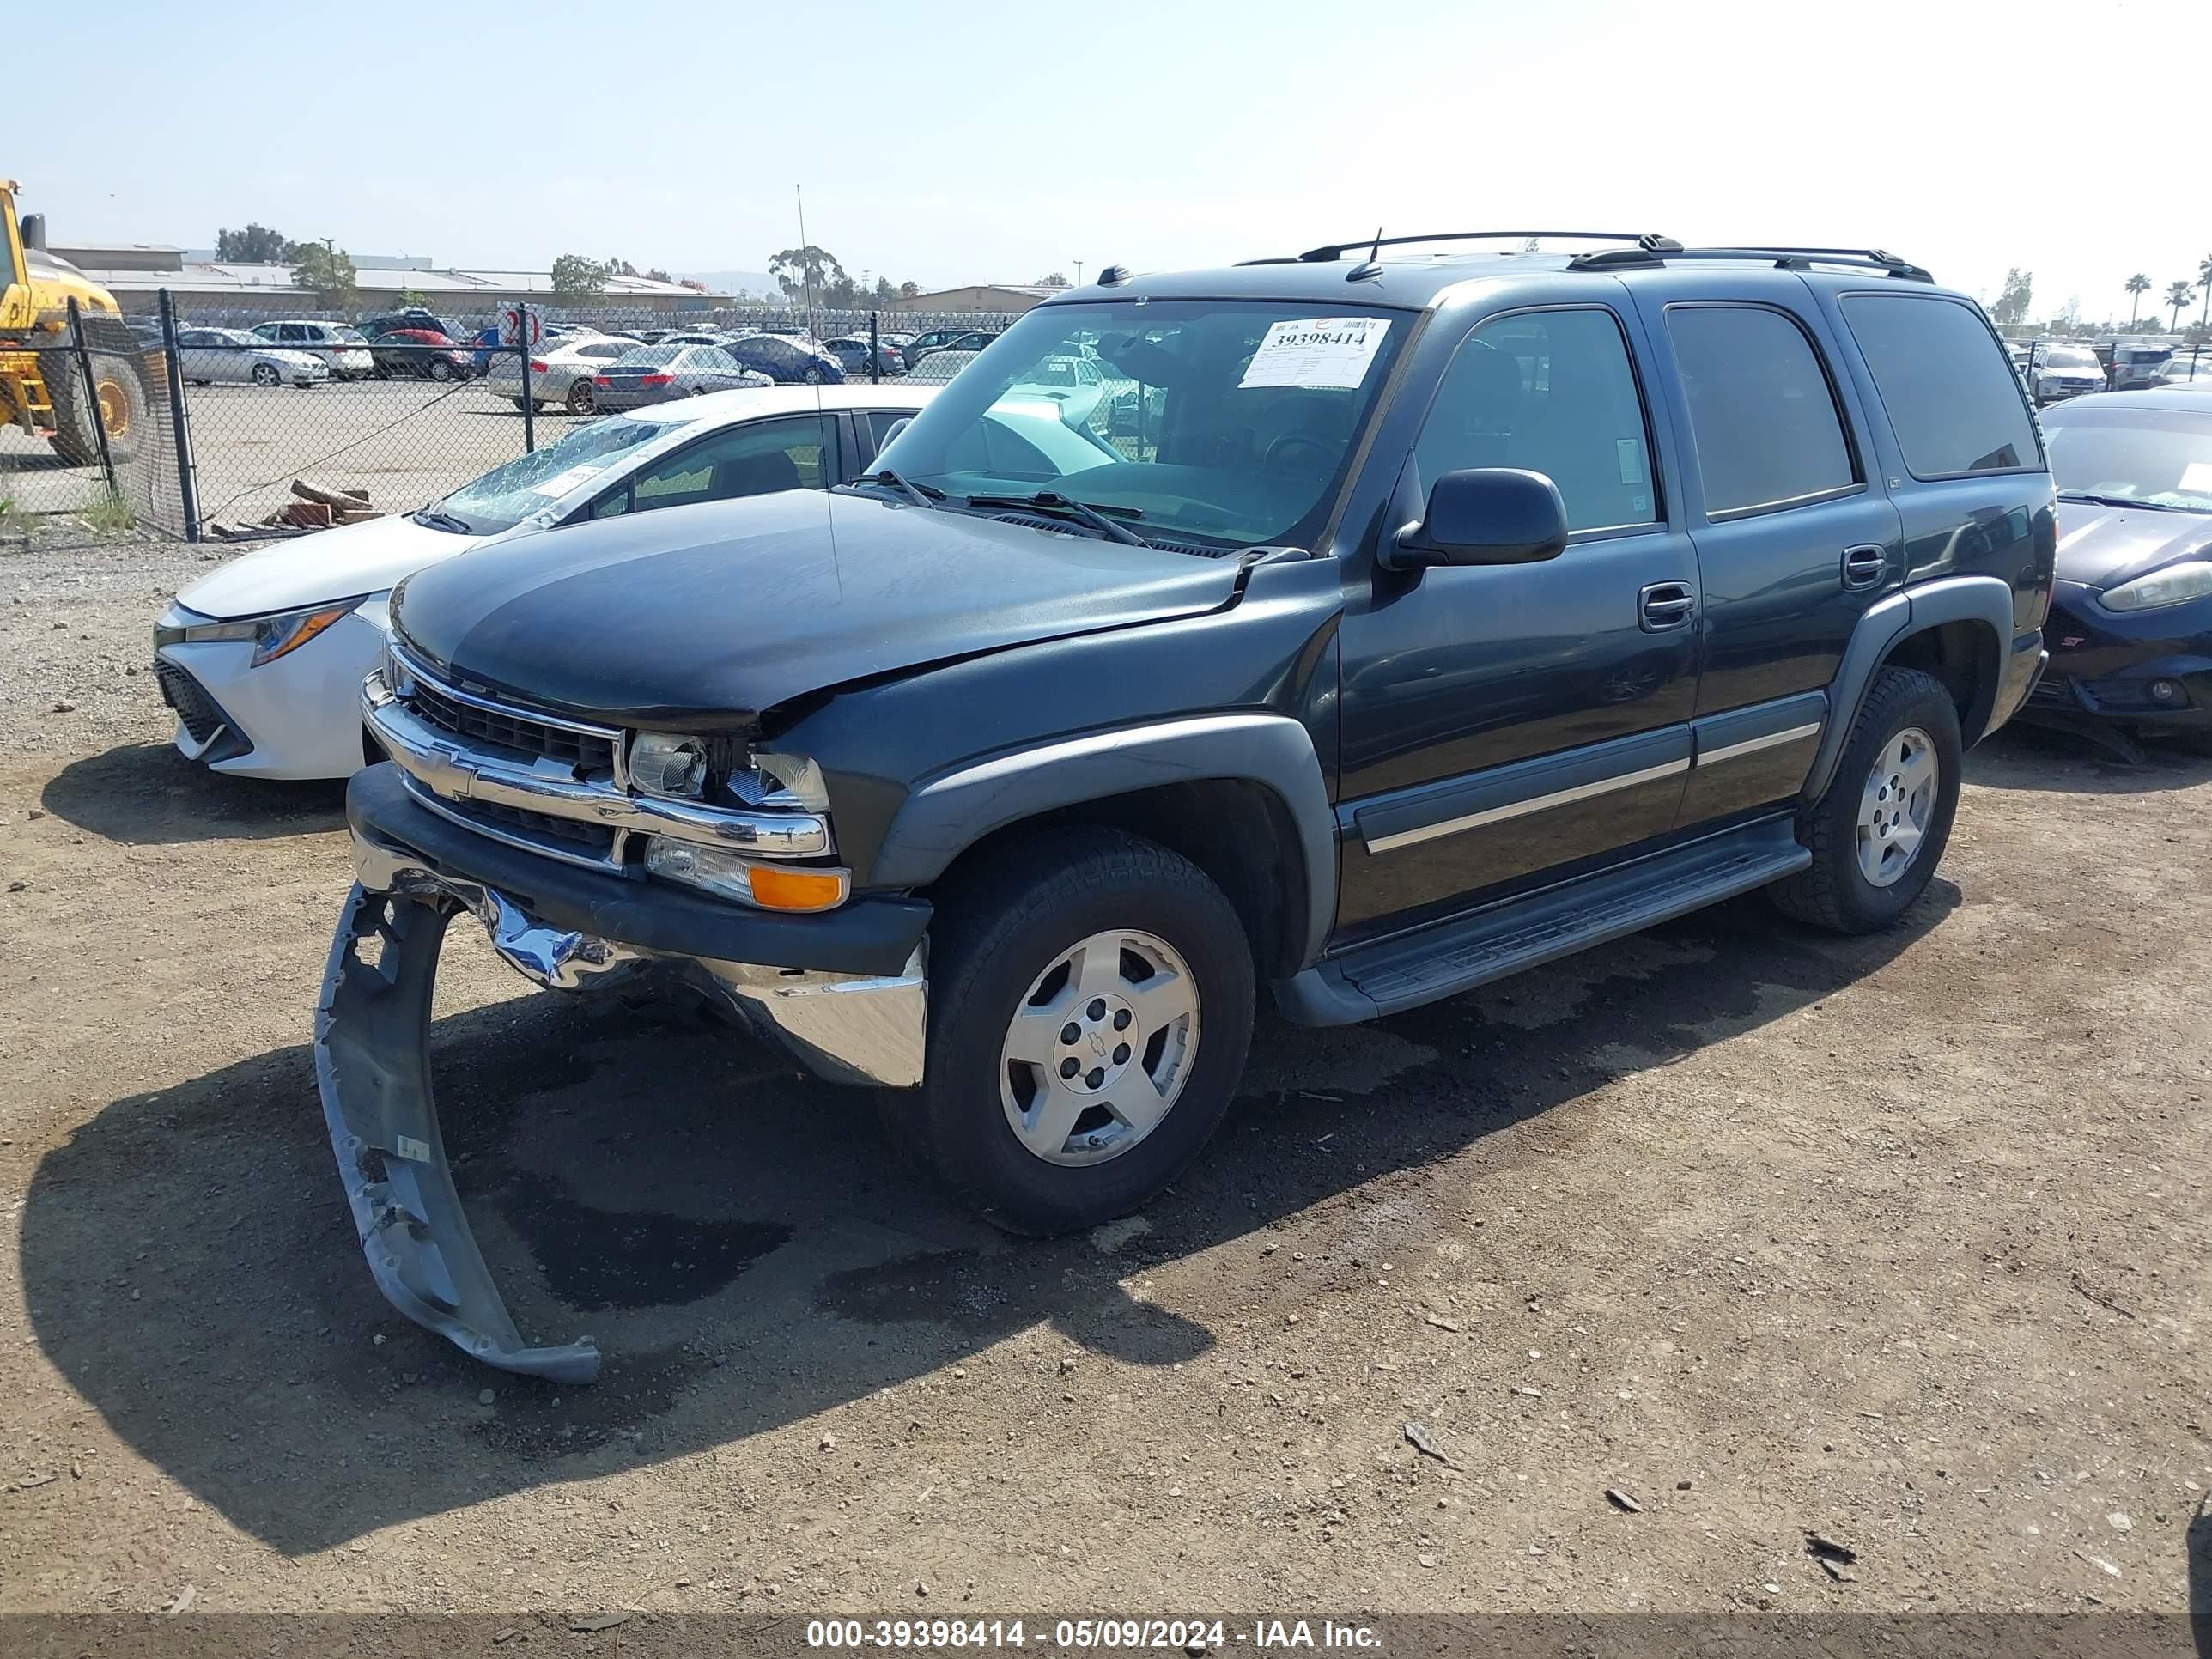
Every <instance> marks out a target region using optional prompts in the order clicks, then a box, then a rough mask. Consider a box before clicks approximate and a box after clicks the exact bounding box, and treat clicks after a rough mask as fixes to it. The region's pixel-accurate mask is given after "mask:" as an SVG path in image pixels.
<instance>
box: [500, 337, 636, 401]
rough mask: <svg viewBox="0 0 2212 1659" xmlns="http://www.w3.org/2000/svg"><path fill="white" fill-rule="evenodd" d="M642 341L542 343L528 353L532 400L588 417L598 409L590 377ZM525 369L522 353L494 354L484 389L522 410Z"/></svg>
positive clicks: (600, 339) (579, 339)
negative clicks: (559, 406)
mask: <svg viewBox="0 0 2212 1659" xmlns="http://www.w3.org/2000/svg"><path fill="white" fill-rule="evenodd" d="M637 349H638V343H637V342H636V341H635V340H631V339H626V338H624V337H622V336H620V335H610V334H584V335H574V336H571V337H569V338H568V339H565V340H562V341H559V342H558V343H555V344H551V345H545V344H541V345H539V347H538V349H537V350H535V351H533V352H532V353H531V354H530V390H529V393H528V396H529V398H530V401H531V403H532V404H533V405H534V406H535V407H537V408H539V409H543V408H544V407H545V405H546V404H560V405H561V407H562V408H563V409H565V410H568V412H569V413H570V414H571V415H589V414H590V413H591V412H592V410H594V409H596V408H597V407H598V406H599V405H598V403H597V401H596V399H595V398H594V397H593V395H592V393H593V388H592V376H593V375H595V374H599V371H600V370H601V369H604V368H606V367H607V365H608V364H610V363H611V362H614V361H615V360H616V359H617V358H618V357H620V356H623V353H625V352H630V351H635V350H637ZM522 376H523V367H522V358H521V356H520V354H519V353H517V352H514V351H512V350H507V351H499V352H495V353H494V354H493V355H492V359H491V362H489V364H488V365H487V366H486V367H485V370H484V385H485V386H487V387H488V388H489V390H490V392H491V393H492V395H493V396H494V397H498V398H506V399H507V402H509V403H511V404H513V405H514V406H515V407H516V408H517V409H520V408H521V407H522V400H523V397H524V395H525V394H524V392H523V388H522Z"/></svg>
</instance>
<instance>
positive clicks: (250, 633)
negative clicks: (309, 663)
mask: <svg viewBox="0 0 2212 1659" xmlns="http://www.w3.org/2000/svg"><path fill="white" fill-rule="evenodd" d="M369 597H370V596H369V595H368V594H366V593H364V594H362V595H360V596H359V597H358V598H356V599H341V600H339V601H338V602H337V604H336V605H325V606H323V607H322V608H321V609H320V610H317V611H286V612H284V613H283V614H282V615H280V616H275V617H243V618H241V619H240V620H239V621H237V622H210V623H186V624H185V626H183V627H181V628H179V627H177V626H175V625H174V624H173V623H166V622H165V623H162V624H161V625H160V626H157V627H156V628H155V629H154V643H155V646H156V647H160V646H164V645H203V644H207V643H210V642H211V641H218V640H240V641H243V640H251V641H253V663H252V665H253V666H254V667H256V668H258V667H260V666H261V665H262V664H264V663H268V662H275V661H276V659H277V658H279V657H281V656H283V655H284V654H285V653H287V652H291V651H297V650H298V649H299V648H300V647H301V646H303V645H305V644H306V643H307V641H309V640H312V639H313V638H314V637H315V635H318V634H319V633H321V632H322V631H323V630H324V629H325V628H328V627H329V626H330V625H331V623H335V622H337V621H339V620H340V619H341V618H343V617H349V616H351V615H352V614H353V612H354V611H355V610H356V608H357V607H358V606H359V605H361V603H362V599H368V598H369ZM187 614H189V613H187Z"/></svg>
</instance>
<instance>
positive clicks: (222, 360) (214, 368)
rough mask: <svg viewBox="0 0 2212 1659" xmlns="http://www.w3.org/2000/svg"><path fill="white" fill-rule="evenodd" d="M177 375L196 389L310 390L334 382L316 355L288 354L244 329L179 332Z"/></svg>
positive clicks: (306, 352) (290, 352) (304, 353)
mask: <svg viewBox="0 0 2212 1659" xmlns="http://www.w3.org/2000/svg"><path fill="white" fill-rule="evenodd" d="M177 372H178V373H179V374H181V375H183V376H184V378H185V379H186V380H190V381H191V383H192V384H193V385H194V386H213V385H216V384H217V383H223V384H237V385H241V386H244V385H251V386H283V385H285V384H287V383H289V384H290V385H293V386H321V385H323V384H324V383H325V381H327V380H329V379H330V378H331V371H330V370H329V368H326V367H325V365H324V362H323V360H322V359H321V358H320V357H318V356H315V355H314V354H313V352H308V351H287V350H285V349H283V347H282V346H272V345H270V343H268V342H267V341H266V340H263V339H258V338H256V337H254V336H253V335H251V334H248V333H247V332H246V331H245V330H244V329H242V328H180V329H179V330H178V331H177Z"/></svg>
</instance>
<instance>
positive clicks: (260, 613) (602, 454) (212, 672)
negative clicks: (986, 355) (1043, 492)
mask: <svg viewBox="0 0 2212 1659" xmlns="http://www.w3.org/2000/svg"><path fill="white" fill-rule="evenodd" d="M934 395H935V389H934V388H933V387H927V386H919V387H913V388H909V387H908V386H821V387H816V386H771V387H763V388H760V389H757V390H747V391H742V392H716V393H714V394H713V395H712V396H709V397H704V398H686V399H684V401H683V402H681V403H676V404H659V405H657V406H654V407H652V408H647V409H641V410H635V411H633V412H632V413H629V414H627V415H619V416H609V417H607V418H606V419H604V420H599V421H594V422H592V423H591V424H589V425H588V426H580V427H576V428H573V429H572V430H570V431H569V432H568V433H567V434H565V435H563V436H562V439H561V440H560V441H559V442H557V443H553V444H549V445H547V446H546V447H544V448H543V449H540V450H538V451H536V452H535V453H532V454H529V455H526V456H524V457H522V458H521V459H519V460H513V461H509V462H507V464H506V465H504V466H498V467H495V468H493V469H492V470H491V471H489V472H487V473H485V474H484V475H483V477H480V478H478V479H477V480H476V481H475V482H474V483H468V484H464V485H463V486H462V487H461V488H460V489H457V490H455V491H453V494H451V495H447V496H445V497H444V498H442V499H441V500H439V501H434V502H432V503H431V504H430V505H428V507H422V509H420V510H419V511H417V512H414V513H395V514H393V515H392V516H390V517H388V518H382V519H372V520H368V521H367V522H365V523H362V524H356V525H348V526H343V528H340V529H337V530H325V531H319V532H316V533H315V534H314V535H312V536H303V537H301V538H297V539H295V540H289V541H282V542H276V543H272V544H270V545H269V546H267V547H264V548H259V549H257V550H255V551H253V552H251V553H247V554H245V555H242V556H240V557H238V558H235V559H233V560H232V561H230V562H229V563H228V564H225V565H222V566H220V567H218V568H216V569H215V570H212V571H210V573H209V574H207V575H205V576H204V577H202V578H201V579H200V580H198V581H197V582H194V583H193V584H192V585H191V586H189V587H187V588H185V590H184V591H183V592H180V593H179V594H178V595H177V597H176V599H175V600H174V601H173V603H172V604H171V605H170V606H169V608H168V609H167V611H165V612H164V613H163V614H162V616H161V620H160V621H159V622H157V623H155V627H154V672H155V678H156V679H157V681H158V683H159V684H160V685H161V696H162V697H163V699H164V700H165V701H166V702H167V703H168V704H169V706H170V707H171V708H173V709H175V710H176V712H177V732H176V738H175V741H176V745H177V748H178V750H179V752H181V753H182V754H183V755H184V757H185V758H186V759H187V760H191V761H196V762H197V763H200V764H202V765H204V766H205V767H207V768H208V769H210V770H211V771H216V772H233V773H236V774H238V775H240V776H244V777H254V778H342V777H346V776H348V775H350V774H352V773H353V772H354V771H355V770H356V769H358V768H359V767H360V766H361V764H362V736H361V683H362V679H363V678H364V677H366V676H367V674H368V671H369V670H370V669H371V668H373V667H374V666H375V665H376V663H377V661H378V659H380V656H381V655H382V653H383V650H384V639H385V633H386V626H387V622H388V616H387V605H388V603H389V600H390V599H391V595H392V587H393V586H394V585H395V584H396V583H398V581H399V580H401V579H402V578H403V577H405V576H408V575H410V574H413V573H414V572H415V571H417V570H420V569H422V568H423V567H424V566H426V565H431V564H436V563H439V562H441V561H443V560H446V559H449V558H452V557H453V556H454V555H456V554H459V553H465V552H467V551H468V550H470V549H471V548H477V547H484V546H488V545H489V544H491V543H494V542H507V541H513V540H515V539H518V538H521V537H525V536H533V535H537V534H538V533H539V532H549V531H550V532H558V531H559V530H561V529H562V527H564V526H568V525H574V524H580V523H585V522H587V521H589V520H592V519H594V518H605V517H610V516H612V515H615V514H619V513H645V512H651V511H653V510H655V509H658V508H661V507H682V506H686V505H690V504H693V503H696V502H700V501H725V500H728V499H730V498H731V497H733V496H738V495H768V494H771V493H773V492H775V491H776V490H780V489H828V488H829V486H830V485H832V484H835V483H848V482H850V481H851V480H853V479H854V478H857V477H860V476H861V475H862V474H863V473H865V472H866V471H867V470H868V466H869V465H870V464H871V463H872V461H873V459H874V457H875V453H876V452H877V450H878V449H879V448H881V447H883V444H884V441H885V439H886V437H887V436H888V435H889V434H890V429H891V428H892V427H893V426H895V425H896V423H897V422H899V421H901V420H903V419H904V418H906V417H907V416H910V415H912V414H914V413H915V411H916V410H919V409H920V408H921V406H922V404H925V403H927V402H928V401H929V399H930V398H932V397H933V396H934ZM1054 424H1057V423H1056V422H1054ZM549 648H551V647H549Z"/></svg>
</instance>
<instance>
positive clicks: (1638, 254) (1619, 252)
mask: <svg viewBox="0 0 2212 1659" xmlns="http://www.w3.org/2000/svg"><path fill="white" fill-rule="evenodd" d="M1670 258H1672V259H1759V260H1765V261H1769V262H1771V263H1772V264H1773V265H1774V266H1775V268H1776V269H1777V270H1810V269H1811V268H1812V267H1813V266H1814V265H1816V264H1819V265H1857V266H1860V267H1862V268H1863V269H1865V270H1879V271H1881V272H1882V273H1883V274H1885V275H1886V276H1896V277H1899V278H1902V279H1903V280H1905V281H1906V282H1911V283H1932V282H1934V281H1935V280H1936V278H1935V277H1934V276H1931V275H1929V272H1927V271H1926V270H1923V269H1922V268H1921V267H1920V266H1918V265H1916V264H1913V263H1912V262H1911V260H1909V259H1900V258H1898V257H1897V256H1896V255H1895V254H1893V253H1886V252H1883V251H1882V250H1881V249H1880V248H1878V247H1871V248H1869V247H1682V246H1679V245H1677V246H1671V247H1664V248H1654V247H1646V246H1641V245H1639V246H1636V247H1609V248H1601V249H1599V250H1598V251H1597V252H1595V253H1578V254H1577V255H1576V256H1575V257H1574V258H1571V259H1570V260H1569V261H1567V268H1568V269H1569V270H1625V269H1626V270H1638V269H1640V270H1650V269H1651V268H1653V267H1655V266H1657V265H1662V264H1665V263H1666V261H1667V260H1668V259H1670Z"/></svg>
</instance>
